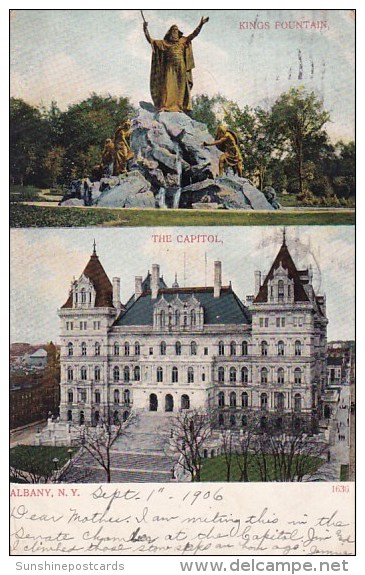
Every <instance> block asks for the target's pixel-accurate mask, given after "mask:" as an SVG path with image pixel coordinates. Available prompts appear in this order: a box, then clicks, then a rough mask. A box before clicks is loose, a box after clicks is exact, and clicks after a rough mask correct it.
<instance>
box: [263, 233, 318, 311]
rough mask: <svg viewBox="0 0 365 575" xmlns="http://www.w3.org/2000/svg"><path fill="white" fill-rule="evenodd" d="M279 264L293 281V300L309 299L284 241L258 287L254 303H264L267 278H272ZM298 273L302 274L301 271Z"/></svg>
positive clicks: (266, 293)
mask: <svg viewBox="0 0 365 575" xmlns="http://www.w3.org/2000/svg"><path fill="white" fill-rule="evenodd" d="M280 265H281V267H283V268H285V269H286V270H287V271H288V276H289V278H290V279H291V280H293V281H294V301H296V302H299V301H309V297H308V295H307V293H306V291H305V289H304V287H303V281H302V280H301V277H300V274H299V272H298V270H297V268H296V267H295V263H294V262H293V259H292V257H291V255H290V253H289V250H288V248H287V245H286V243H285V241H284V242H283V244H282V246H281V248H280V250H279V253H278V255H277V256H276V258H275V260H274V263H273V264H272V266H271V269H270V271H269V273H268V274H267V276H266V278H265V281H264V283H263V284H262V286H261V287H260V290H259V293H258V294H257V296H256V297H255V299H254V303H265V302H267V301H268V283H269V280H272V279H273V277H274V271H275V270H277V269H278V268H279V267H280ZM300 273H301V274H303V271H301V272H300Z"/></svg>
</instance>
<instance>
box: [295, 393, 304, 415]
mask: <svg viewBox="0 0 365 575" xmlns="http://www.w3.org/2000/svg"><path fill="white" fill-rule="evenodd" d="M294 411H295V413H299V412H301V411H302V396H301V395H300V393H296V394H295V395H294Z"/></svg>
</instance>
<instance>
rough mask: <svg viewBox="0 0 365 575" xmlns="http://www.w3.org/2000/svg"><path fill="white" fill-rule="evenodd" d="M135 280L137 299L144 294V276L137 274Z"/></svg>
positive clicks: (135, 295)
mask: <svg viewBox="0 0 365 575" xmlns="http://www.w3.org/2000/svg"><path fill="white" fill-rule="evenodd" d="M134 282H135V283H134V286H135V287H134V299H135V300H136V299H138V298H139V296H140V295H142V276H135V278H134Z"/></svg>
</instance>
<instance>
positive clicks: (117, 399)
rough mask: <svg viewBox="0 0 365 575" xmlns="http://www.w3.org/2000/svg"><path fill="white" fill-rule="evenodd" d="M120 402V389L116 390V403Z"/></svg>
mask: <svg viewBox="0 0 365 575" xmlns="http://www.w3.org/2000/svg"><path fill="white" fill-rule="evenodd" d="M119 402H120V391H119V389H115V390H114V403H119Z"/></svg>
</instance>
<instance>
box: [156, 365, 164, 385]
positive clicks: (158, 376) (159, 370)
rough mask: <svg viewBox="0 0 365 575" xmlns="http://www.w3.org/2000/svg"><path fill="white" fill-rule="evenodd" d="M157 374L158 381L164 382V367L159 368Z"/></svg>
mask: <svg viewBox="0 0 365 575" xmlns="http://www.w3.org/2000/svg"><path fill="white" fill-rule="evenodd" d="M156 376H157V383H162V382H163V369H162V367H158V368H157V371H156Z"/></svg>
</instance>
